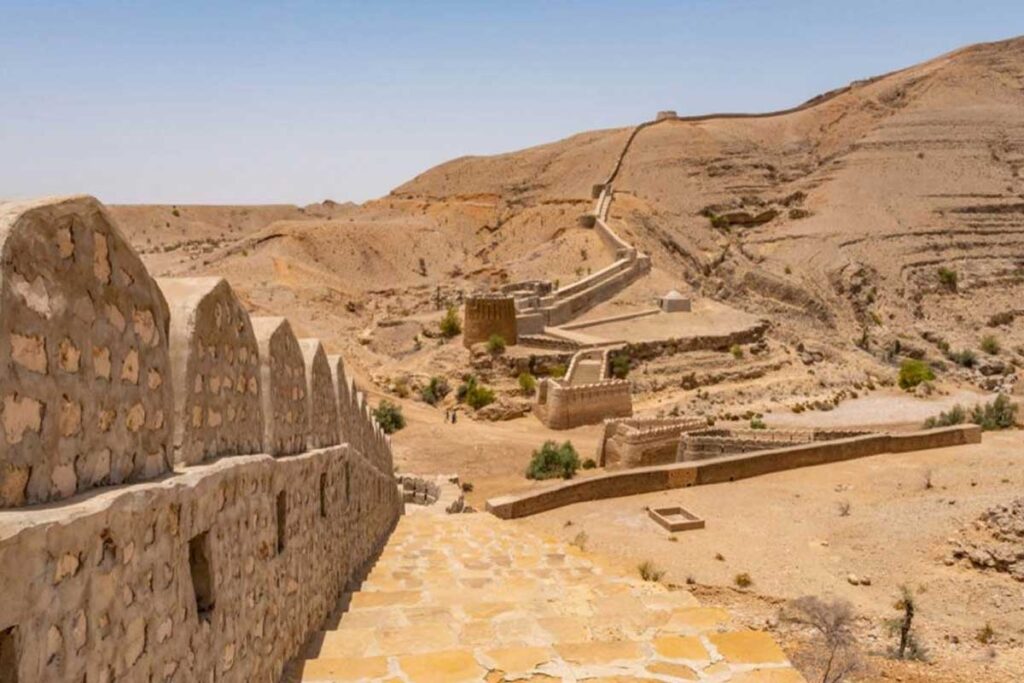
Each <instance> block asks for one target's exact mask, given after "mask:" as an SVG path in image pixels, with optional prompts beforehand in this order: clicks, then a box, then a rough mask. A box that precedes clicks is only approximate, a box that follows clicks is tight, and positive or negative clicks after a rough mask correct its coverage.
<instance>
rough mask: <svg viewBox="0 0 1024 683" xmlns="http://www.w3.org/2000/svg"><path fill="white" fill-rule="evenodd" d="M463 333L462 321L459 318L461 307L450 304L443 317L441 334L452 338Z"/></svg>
mask: <svg viewBox="0 0 1024 683" xmlns="http://www.w3.org/2000/svg"><path fill="white" fill-rule="evenodd" d="M461 333H462V321H461V320H459V309H457V308H455V306H449V307H448V310H447V311H446V312H445V314H444V317H443V318H441V334H442V335H443V336H444V337H445V338H447V339H451V338H452V337H456V336H458V335H459V334H461Z"/></svg>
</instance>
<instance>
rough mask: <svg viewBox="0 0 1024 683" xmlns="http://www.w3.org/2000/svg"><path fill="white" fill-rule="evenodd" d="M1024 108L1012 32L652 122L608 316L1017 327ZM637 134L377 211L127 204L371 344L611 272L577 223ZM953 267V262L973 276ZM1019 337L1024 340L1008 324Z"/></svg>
mask: <svg viewBox="0 0 1024 683" xmlns="http://www.w3.org/2000/svg"><path fill="white" fill-rule="evenodd" d="M1022 111H1024V38H1014V39H1011V40H1005V41H1001V42H995V43H986V44H980V45H974V46H970V47H966V48H962V49H959V50H956V51H953V52H950V53H948V54H946V55H943V56H941V57H938V58H936V59H933V60H931V61H928V62H925V63H923V64H920V65H917V66H912V67H908V68H905V69H902V70H899V71H896V72H892V73H890V74H887V75H885V76H880V77H876V78H869V79H865V80H861V81H856V82H854V83H852V84H850V85H849V86H846V87H843V88H839V89H837V90H834V91H831V92H829V93H827V94H825V95H822V96H819V97H816V98H812V99H811V100H810V101H808V102H807V103H805V104H803V105H800V106H797V107H795V108H794V109H791V110H787V111H784V112H777V113H769V114H764V115H709V116H702V117H695V118H680V119H669V120H665V121H662V122H660V123H658V124H657V125H654V126H650V127H648V128H646V129H644V130H643V131H642V132H640V133H639V134H638V135H637V136H636V138H635V139H634V140H633V141H632V144H631V145H630V147H629V149H628V152H627V153H626V154H625V155H624V156H623V158H622V160H621V164H620V165H619V167H618V172H617V175H616V178H615V190H616V196H615V202H614V204H613V205H612V213H611V223H612V224H613V226H614V228H615V229H616V230H617V231H619V232H620V234H622V235H623V237H624V238H625V239H626V240H627V241H630V242H631V243H633V244H635V245H637V246H638V248H640V249H641V250H642V251H644V252H646V253H649V254H650V255H651V258H652V262H653V266H654V268H653V272H652V274H651V277H649V278H645V279H644V280H641V281H639V282H637V283H635V284H634V285H633V286H631V287H630V288H629V289H628V290H626V292H624V293H623V294H622V295H621V296H619V297H618V298H617V299H616V301H614V302H611V303H610V304H608V305H607V306H606V308H608V309H610V310H625V309H628V308H629V307H631V306H636V305H639V304H640V303H641V302H645V301H647V300H649V298H650V297H652V296H654V295H655V294H658V293H663V292H664V291H667V290H668V289H670V288H678V289H683V290H690V291H691V292H692V293H693V294H694V295H695V296H698V297H709V298H712V299H715V300H719V301H724V302H729V303H730V304H731V305H734V306H736V307H738V308H741V309H743V310H746V311H748V312H750V313H754V314H756V315H760V316H764V317H765V318H768V319H770V320H771V321H772V324H773V325H774V327H775V329H776V332H777V334H779V335H781V336H782V337H784V338H786V339H788V340H790V341H792V342H793V343H796V342H798V341H804V342H810V343H819V344H823V345H825V346H826V347H829V348H832V349H834V350H835V353H837V354H840V355H841V356H849V355H854V356H861V355H863V354H864V352H865V351H866V352H867V353H868V354H870V355H871V356H873V357H874V358H876V359H884V358H887V357H890V356H891V355H892V353H893V349H894V348H902V349H904V350H906V349H908V348H910V349H912V350H913V352H914V353H919V354H921V353H930V352H934V351H935V349H933V348H931V343H930V342H928V341H926V340H924V339H922V337H921V334H922V333H924V334H925V335H926V336H932V337H936V338H937V337H938V336H940V335H938V331H939V330H941V331H942V332H943V335H945V336H946V337H948V339H947V338H945V337H944V338H943V339H942V342H943V343H944V344H950V345H952V346H953V347H957V346H972V345H976V344H977V339H976V337H977V336H979V335H980V334H982V333H984V331H985V329H986V325H987V323H988V322H989V319H990V318H991V317H993V316H998V315H1002V319H1005V318H1007V317H1009V319H1010V320H1011V321H1012V319H1013V318H1014V317H1015V315H1016V313H1015V311H1016V310H1017V305H1016V301H1017V300H1018V299H1019V295H1020V289H1021V280H1020V277H1021V274H1022V272H1024V271H1022V270H1021V266H1022V263H1021V261H1020V259H1021V248H1020V247H1021V232H1022V229H1024V177H1022V170H1021V169H1022V168H1024V116H1021V112H1022ZM652 114H653V112H652ZM631 133H632V128H617V129H609V130H601V131H592V132H586V133H581V134H578V135H574V136H572V137H570V138H567V139H564V140H560V141H557V142H553V143H549V144H544V145H540V146H537V147H532V148H529V149H525V150H521V151H518V152H511V153H507V154H500V155H495V156H488V157H462V158H459V159H455V160H452V161H449V162H446V163H443V164H441V165H439V166H437V167H435V168H432V169H430V170H427V171H425V172H424V173H422V174H420V175H419V176H417V177H415V178H413V179H412V180H410V181H408V182H407V183H404V184H403V185H401V186H399V187H397V188H396V189H395V190H393V191H392V192H391V193H390V194H389V195H387V196H385V197H382V198H380V199H377V200H373V201H369V202H366V203H365V204H363V205H352V204H335V203H333V202H325V203H323V204H316V205H311V206H310V207H305V208H298V207H289V206H260V207H189V206H181V207H167V206H160V207H157V206H150V207H145V206H116V207H113V209H112V210H113V212H114V214H115V216H116V217H117V219H118V220H119V221H120V223H121V224H122V226H123V227H124V228H125V229H126V231H127V233H128V234H129V235H130V238H131V239H132V240H133V242H134V243H135V244H136V245H137V246H138V247H139V248H140V249H141V250H142V251H143V254H144V258H146V259H147V261H148V262H149V264H150V265H151V266H152V267H154V269H155V270H157V271H158V272H161V273H162V274H189V273H218V274H223V275H225V276H226V277H228V278H229V279H230V280H231V281H232V282H233V283H234V284H235V286H236V289H238V290H240V293H241V294H242V296H243V297H244V298H245V299H247V300H248V302H249V303H250V304H251V305H252V306H253V307H254V309H256V310H266V311H269V312H273V311H274V310H280V309H281V308H285V307H286V308H287V309H288V310H289V312H290V313H291V315H292V316H293V317H294V318H296V319H297V320H298V321H299V324H300V325H301V326H305V327H307V328H308V331H309V332H310V333H317V334H320V335H321V336H322V337H324V338H325V339H326V340H328V342H329V343H333V344H335V345H337V346H339V347H349V346H351V347H354V346H356V344H355V343H354V342H353V339H354V336H355V335H356V334H357V333H359V332H360V331H362V330H364V329H366V328H368V327H373V326H374V325H375V324H376V323H377V322H379V321H382V320H388V319H390V318H395V317H409V316H415V315H417V314H420V315H428V314H432V313H433V312H435V311H436V305H435V304H436V302H437V300H438V291H440V292H441V294H442V295H443V296H448V295H451V294H452V293H453V292H455V291H457V290H465V291H468V290H472V289H478V288H486V287H488V286H493V285H496V284H500V283H503V282H509V281H516V280H525V279H531V278H536V277H546V278H549V279H552V280H559V281H561V282H568V281H571V280H572V279H574V278H575V277H576V276H577V275H578V274H579V273H580V272H581V271H582V270H586V269H592V270H596V269H598V268H600V267H601V266H603V265H606V264H607V263H608V262H609V261H610V257H608V256H606V255H605V254H604V253H603V250H602V248H601V245H600V242H599V240H598V239H597V238H596V237H595V236H594V235H593V234H592V233H591V232H588V231H586V230H582V229H579V228H578V227H577V226H576V217H577V216H578V215H579V214H580V213H583V212H585V211H586V210H587V207H588V206H589V204H590V202H591V199H590V191H591V187H592V185H593V184H595V183H600V182H603V181H604V180H605V179H606V177H607V176H608V174H609V172H610V170H611V169H612V168H613V167H615V166H616V161H617V159H618V156H619V155H620V153H621V152H622V150H623V146H624V144H625V142H626V140H627V139H628V138H629V137H630V135H631ZM939 268H948V269H950V270H954V271H955V272H956V274H957V284H956V288H955V291H951V290H950V288H949V286H948V284H944V283H943V281H941V280H940V278H939V277H938V275H937V272H938V269H939ZM380 294H387V295H388V296H387V297H381V296H379V295H380ZM952 321H956V322H957V324H956V325H955V326H952V325H950V324H949V323H950V322H952ZM954 327H955V329H953V328H954ZM1005 336H1006V337H1007V340H1006V341H1007V343H1008V344H1009V345H1011V346H1012V345H1013V344H1015V343H1017V342H1018V341H1020V340H1018V339H1017V331H1015V330H1014V329H1013V325H1012V323H1011V324H1010V326H1009V327H1008V328H1007V329H1006V330H1005ZM855 340H856V341H858V343H859V345H860V347H863V348H858V347H857V346H856V345H855V344H854V341H855ZM361 351H364V352H366V353H367V354H369V356H368V357H366V358H365V359H364V360H365V361H366V362H367V363H369V364H370V365H376V364H377V363H378V362H383V359H379V358H374V357H372V356H373V354H372V352H371V351H370V350H369V349H368V348H365V347H364V348H362V349H361ZM384 355H387V354H384Z"/></svg>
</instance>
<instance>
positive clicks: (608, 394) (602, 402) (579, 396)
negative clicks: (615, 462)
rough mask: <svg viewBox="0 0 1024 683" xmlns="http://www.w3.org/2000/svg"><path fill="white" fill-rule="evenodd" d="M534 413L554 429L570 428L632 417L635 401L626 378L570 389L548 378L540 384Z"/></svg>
mask: <svg viewBox="0 0 1024 683" xmlns="http://www.w3.org/2000/svg"><path fill="white" fill-rule="evenodd" d="M533 412H534V414H535V415H536V416H537V418H538V419H539V420H540V421H541V422H543V423H544V424H545V425H547V426H548V427H550V428H551V429H571V428H572V427H578V426H580V425H585V424H596V423H598V422H601V421H602V420H603V419H605V418H607V417H628V416H630V415H632V414H633V398H632V394H631V391H630V384H629V381H627V380H624V379H612V380H604V381H601V382H595V383H590V384H579V385H574V386H569V385H567V384H563V383H561V382H559V381H558V380H553V379H550V378H545V379H542V380H541V381H540V384H539V385H538V388H537V401H536V402H535V403H534V405H533Z"/></svg>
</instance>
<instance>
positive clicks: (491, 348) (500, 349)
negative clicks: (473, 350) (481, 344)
mask: <svg viewBox="0 0 1024 683" xmlns="http://www.w3.org/2000/svg"><path fill="white" fill-rule="evenodd" d="M487 351H488V353H505V338H504V337H502V336H501V335H500V334H492V335H491V336H490V338H488V340H487Z"/></svg>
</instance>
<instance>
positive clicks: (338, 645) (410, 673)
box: [299, 513, 804, 683]
mask: <svg viewBox="0 0 1024 683" xmlns="http://www.w3.org/2000/svg"><path fill="white" fill-rule="evenodd" d="M343 602H347V610H346V611H344V613H343V614H341V617H340V619H338V620H337V624H336V626H334V627H333V628H331V629H330V630H326V631H323V632H321V633H320V634H319V635H318V637H317V638H315V639H314V640H313V642H312V643H311V646H310V647H309V648H308V652H307V654H311V655H312V656H311V657H310V658H308V659H306V660H305V661H304V662H302V663H301V665H300V667H299V668H300V669H301V675H300V679H301V680H302V681H306V682H310V683H312V682H325V683H326V682H332V683H333V682H335V681H346V682H347V681H375V682H378V681H379V682H385V681H386V682H388V683H400V682H404V683H462V682H464V681H466V682H468V681H486V682H487V683H499V682H502V681H525V682H532V683H537V682H541V681H543V682H546V683H555V682H556V681H570V682H577V681H587V683H612V682H615V683H631V682H634V681H645V682H649V683H653V682H655V681H661V682H664V683H667V682H670V681H672V682H674V681H710V682H714V683H719V682H722V683H724V682H725V681H730V682H731V683H802V682H803V681H804V679H803V677H801V676H800V674H799V673H797V671H796V670H795V669H793V668H792V667H790V665H789V663H788V662H787V660H786V656H785V654H784V653H783V651H782V650H781V649H780V648H779V646H778V645H777V644H776V643H775V641H774V640H773V638H772V637H771V636H770V635H769V634H767V633H764V632H760V631H752V630H746V629H742V628H738V629H737V628H732V626H731V624H730V617H729V614H728V613H727V612H725V611H724V610H721V609H718V608H715V607H704V606H701V605H700V604H699V603H698V602H697V600H696V599H695V598H694V597H693V596H692V595H690V593H688V592H686V591H684V590H670V589H668V588H666V587H665V586H663V585H661V584H659V583H654V582H646V581H643V580H641V578H640V577H639V574H637V575H635V576H626V575H623V574H621V573H618V572H615V571H614V570H611V569H609V568H607V567H606V566H604V565H603V564H602V563H601V562H599V561H597V560H596V558H592V557H590V556H589V555H588V554H587V553H585V552H584V551H583V550H581V549H579V548H577V547H576V546H574V545H569V544H565V543H561V542H557V541H553V540H545V539H542V538H540V537H539V536H535V535H534V534H532V533H530V532H529V531H526V530H523V529H520V528H519V527H517V526H516V525H514V524H511V523H509V522H503V521H501V520H499V519H497V518H495V517H493V516H491V515H488V514H483V513H478V514H461V515H460V514H455V515H442V514H424V513H419V514H408V515H406V516H404V517H402V519H401V520H400V522H399V524H398V526H397V528H396V529H395V532H394V533H393V534H392V536H391V538H390V540H389V541H388V544H387V546H386V547H385V549H384V551H383V553H382V554H381V556H380V558H379V559H378V560H377V562H376V564H375V566H374V567H373V569H372V571H371V573H370V574H369V576H368V577H367V580H366V581H364V582H363V585H362V586H361V588H360V590H359V591H358V592H356V593H352V594H348V595H346V597H345V599H344V601H343Z"/></svg>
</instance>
